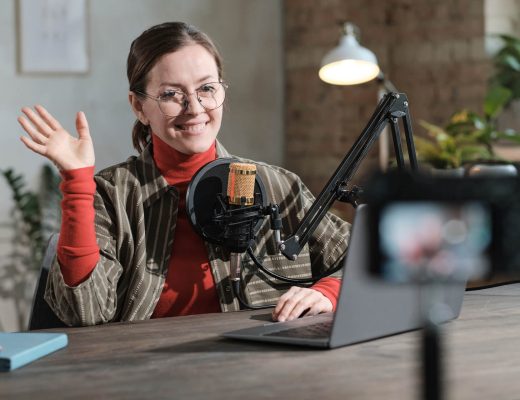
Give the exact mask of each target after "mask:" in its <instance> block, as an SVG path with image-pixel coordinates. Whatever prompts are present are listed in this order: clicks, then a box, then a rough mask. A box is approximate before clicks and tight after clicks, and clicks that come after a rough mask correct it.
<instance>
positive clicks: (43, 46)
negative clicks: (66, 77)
mask: <svg viewBox="0 0 520 400" xmlns="http://www.w3.org/2000/svg"><path fill="white" fill-rule="evenodd" d="M87 9H88V0H43V1H32V0H17V2H16V13H17V31H18V32H17V34H18V40H17V42H18V46H17V47H18V49H17V50H18V57H17V58H18V60H17V62H18V72H19V73H21V74H86V73H88V71H89V52H88V15H87V14H88V13H87Z"/></svg>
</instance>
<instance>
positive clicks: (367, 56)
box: [318, 33, 379, 85]
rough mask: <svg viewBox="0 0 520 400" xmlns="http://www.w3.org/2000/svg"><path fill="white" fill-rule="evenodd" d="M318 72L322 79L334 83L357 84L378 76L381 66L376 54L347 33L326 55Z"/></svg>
mask: <svg viewBox="0 0 520 400" xmlns="http://www.w3.org/2000/svg"><path fill="white" fill-rule="evenodd" d="M318 74H319V77H320V79H321V80H322V81H324V82H327V83H330V84H333V85H356V84H358V83H363V82H368V81H370V80H372V79H374V78H375V77H377V76H378V75H379V66H378V64H377V58H376V56H375V54H374V53H373V52H371V51H370V50H368V49H367V48H365V47H362V46H361V45H360V44H359V43H358V41H357V39H356V37H355V36H354V35H352V34H348V33H347V34H346V35H345V36H343V37H342V38H341V41H340V43H339V45H338V46H337V47H335V48H334V49H332V50H331V51H329V52H328V53H327V54H326V55H325V57H324V58H323V60H322V62H321V68H320V71H319V73H318Z"/></svg>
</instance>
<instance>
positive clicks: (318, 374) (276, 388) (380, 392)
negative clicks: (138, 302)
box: [0, 284, 520, 400]
mask: <svg viewBox="0 0 520 400" xmlns="http://www.w3.org/2000/svg"><path fill="white" fill-rule="evenodd" d="M266 313H267V311H266V310H263V311H255V312H239V313H228V314H208V315H199V316H189V317H178V318H166V319H161V320H153V321H145V322H139V323H132V324H108V325H104V326H97V327H90V328H70V329H66V330H65V331H66V332H67V333H68V334H69V341H70V344H69V346H68V347H67V348H66V349H64V350H61V351H59V352H57V353H54V354H52V355H50V356H47V357H45V358H43V359H40V360H38V361H35V362H33V363H32V364H29V365H27V366H25V367H22V368H21V369H19V370H16V371H13V372H10V373H0V399H2V400H4V399H20V398H28V399H29V398H30V399H38V400H42V399H57V398H58V399H59V398H73V399H82V398H85V399H102V398H106V399H161V398H168V399H190V400H191V399H274V398H276V399H296V398H297V399H314V400H318V399H320V400H321V399H349V400H350V399H417V398H418V397H419V393H420V392H419V386H418V385H419V380H418V377H417V375H418V366H419V365H420V360H418V346H419V340H418V339H419V336H418V333H417V332H409V333H406V334H401V335H396V336H392V337H388V338H384V339H379V340H374V341H370V342H366V343H362V344H357V345H353V346H347V347H343V348H340V349H336V350H309V349H303V348H299V347H290V346H281V345H268V344H256V343H248V342H239V341H231V340H227V339H222V338H220V337H219V334H220V333H221V332H224V331H227V330H231V329H238V328H241V327H248V326H253V325H256V324H261V323H263V322H264V321H262V316H265V315H266ZM443 336H444V346H445V350H446V352H445V353H446V361H447V363H446V365H447V375H448V382H447V386H448V388H447V391H448V394H449V396H447V398H449V399H471V400H474V399H493V400H501V399H516V398H520V284H515V285H509V286H503V287H497V288H492V289H485V290H480V291H474V292H468V293H467V294H466V298H465V300H464V306H463V310H462V314H461V317H460V318H459V319H458V320H456V321H453V322H451V323H449V324H447V325H445V326H444V333H443Z"/></svg>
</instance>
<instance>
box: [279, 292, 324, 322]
mask: <svg viewBox="0 0 520 400" xmlns="http://www.w3.org/2000/svg"><path fill="white" fill-rule="evenodd" d="M332 308H333V307H332V303H331V302H330V300H329V299H328V298H327V297H326V296H324V295H323V294H322V293H321V292H319V291H317V290H314V289H311V288H298V287H295V286H293V287H292V288H290V289H289V290H288V291H287V292H286V293H285V294H283V295H282V296H281V297H280V300H279V301H278V304H277V305H276V308H275V309H274V311H273V319H274V320H277V321H290V320H292V319H296V318H298V317H300V316H302V315H316V314H319V313H322V312H327V311H332Z"/></svg>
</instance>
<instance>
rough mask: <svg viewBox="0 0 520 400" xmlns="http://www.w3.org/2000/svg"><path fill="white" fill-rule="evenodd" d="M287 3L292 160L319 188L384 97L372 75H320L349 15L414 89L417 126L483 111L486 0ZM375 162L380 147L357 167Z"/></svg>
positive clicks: (388, 70)
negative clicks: (349, 81)
mask: <svg viewBox="0 0 520 400" xmlns="http://www.w3.org/2000/svg"><path fill="white" fill-rule="evenodd" d="M284 7H285V10H284V11H285V49H286V99H285V100H286V103H285V125H286V166H287V167H288V168H289V169H291V170H292V171H294V172H296V173H297V174H299V175H300V176H301V177H302V178H303V180H304V182H305V183H306V184H307V185H308V186H309V187H310V189H311V190H312V191H313V192H314V193H318V192H319V190H320V189H321V188H322V187H323V185H324V184H325V183H326V181H327V179H328V178H329V177H330V176H331V175H332V173H333V172H334V170H335V168H336V167H337V165H338V164H339V162H340V161H341V160H342V159H343V157H344V156H345V154H346V153H347V151H348V150H349V148H350V146H351V145H352V143H353V142H354V140H355V139H356V138H357V136H358V135H359V133H360V132H361V131H362V129H363V128H364V126H365V124H366V122H367V121H368V119H369V117H370V115H371V114H372V112H373V110H374V108H375V106H376V103H377V85H376V84H375V83H374V82H371V83H365V84H362V85H357V86H343V87H341V86H332V85H328V84H326V83H323V82H321V81H320V80H319V78H318V75H317V72H318V69H319V65H320V61H321V58H322V57H323V55H324V54H325V53H326V52H327V51H328V50H330V49H331V48H332V47H334V46H335V45H336V44H337V42H338V40H339V37H340V34H341V23H342V22H344V21H350V22H353V23H355V24H356V25H357V26H358V27H359V28H360V30H361V38H360V39H361V43H362V45H363V46H365V47H367V48H369V49H371V50H372V51H374V53H375V54H376V55H377V57H378V61H379V64H380V66H381V67H382V69H383V71H384V72H385V74H386V75H387V77H388V78H389V79H390V80H391V81H392V82H393V83H394V84H395V85H396V86H397V88H398V89H399V90H400V91H402V92H405V93H406V94H407V96H408V98H409V100H410V111H411V114H412V120H413V121H414V134H421V132H422V128H420V127H419V126H418V125H417V121H418V120H420V119H423V120H427V121H429V122H433V123H438V124H443V123H444V122H445V120H446V119H447V118H448V117H449V116H450V115H451V114H452V113H453V112H454V111H455V110H457V109H460V108H463V107H466V108H471V109H474V110H476V111H480V108H481V104H482V99H483V97H484V94H485V90H486V81H487V77H488V75H489V62H488V60H487V57H486V55H485V51H484V36H485V30H484V0H439V1H435V2H434V1H431V0H386V1H380V0H348V1H347V0H321V1H316V0H284ZM375 165H377V149H374V150H373V151H371V154H370V155H369V157H368V158H367V160H366V161H365V162H364V163H363V164H362V167H361V169H360V174H359V176H363V175H364V173H365V172H366V171H368V170H369V169H371V168H372V167H373V166H375ZM345 210H347V208H341V210H340V211H342V212H344V211H345ZM346 216H347V218H350V217H351V212H347V215H346Z"/></svg>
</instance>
